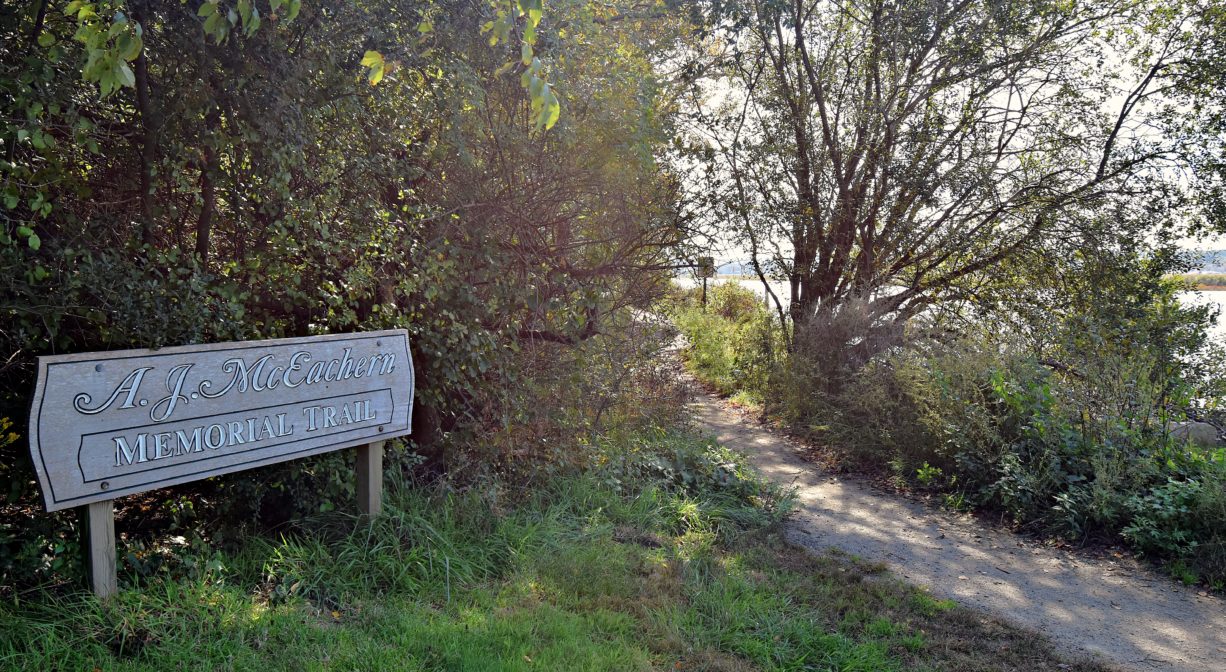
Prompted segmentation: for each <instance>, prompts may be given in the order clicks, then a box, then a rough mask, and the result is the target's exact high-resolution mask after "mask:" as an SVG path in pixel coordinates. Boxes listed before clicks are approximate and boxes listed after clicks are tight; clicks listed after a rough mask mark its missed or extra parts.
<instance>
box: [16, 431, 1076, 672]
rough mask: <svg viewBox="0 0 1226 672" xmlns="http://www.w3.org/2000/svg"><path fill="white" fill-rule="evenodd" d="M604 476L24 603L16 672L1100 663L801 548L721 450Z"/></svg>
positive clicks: (620, 455) (669, 454) (665, 448)
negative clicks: (116, 589)
mask: <svg viewBox="0 0 1226 672" xmlns="http://www.w3.org/2000/svg"><path fill="white" fill-rule="evenodd" d="M595 462H596V463H597V466H595V467H594V468H593V469H592V470H590V471H589V472H587V473H585V474H578V475H569V476H560V477H557V478H555V479H553V480H552V481H551V483H552V484H551V485H550V486H549V487H548V489H547V490H545V491H540V492H534V493H530V494H523V493H521V494H520V495H519V496H518V497H517V496H515V493H514V492H513V491H511V490H509V489H508V488H506V487H505V484H498V483H487V484H485V485H484V486H482V487H479V488H470V489H468V490H466V491H464V492H462V493H457V492H454V491H451V490H449V489H448V488H447V487H446V486H445V485H434V486H428V487H409V486H401V487H396V488H393V489H392V492H390V493H389V495H390V496H389V500H390V505H389V506H388V508H387V510H386V512H385V514H384V515H383V516H381V517H379V518H378V519H376V520H374V521H363V520H359V519H355V518H351V517H345V516H341V515H336V514H331V515H327V516H322V517H319V518H317V519H314V520H311V521H305V522H304V523H303V524H302V525H301V526H300V527H298V528H296V529H294V530H292V531H290V532H288V533H287V534H286V535H285V536H283V537H282V538H279V539H267V538H254V539H250V540H249V541H248V542H247V543H246V544H245V545H244V546H243V547H242V548H241V549H240V550H239V551H238V552H236V553H233V554H231V555H227V556H223V555H220V554H216V555H213V556H212V557H207V558H205V557H198V555H197V556H185V557H177V558H170V559H169V560H168V561H167V562H164V563H161V564H159V565H158V566H159V567H161V568H162V569H161V570H160V571H158V572H157V573H155V574H153V575H151V576H139V575H136V574H135V573H134V570H133V569H132V568H133V567H135V566H136V565H127V566H126V568H125V572H124V574H123V576H122V579H123V580H124V581H125V582H126V585H127V586H128V588H127V589H125V590H123V591H122V592H121V593H120V594H119V595H118V596H117V597H116V598H115V599H113V600H111V601H110V602H108V603H105V604H100V603H98V602H97V601H96V600H94V599H92V598H90V597H89V596H88V595H85V594H82V593H79V592H76V593H69V594H52V593H48V592H44V593H38V594H34V595H29V596H26V597H23V598H20V599H17V600H15V601H10V602H6V603H5V604H3V605H2V606H0V619H2V620H3V622H4V624H5V627H4V628H3V629H2V630H0V668H3V669H6V670H10V669H11V670H47V669H85V670H92V669H100V670H168V669H193V670H195V669H240V670H241V669H259V670H262V671H267V672H272V671H274V670H283V669H284V670H332V669H337V670H350V669H389V670H664V669H668V670H847V671H852V670H874V671H878V670H885V671H888V670H994V669H996V670H1039V669H1053V670H1054V669H1073V670H1095V669H1098V668H1096V667H1094V666H1092V665H1087V664H1082V663H1073V664H1072V665H1071V666H1069V667H1060V668H1058V667H1057V666H1058V665H1061V664H1062V661H1060V660H1059V659H1058V658H1057V657H1056V656H1055V655H1054V654H1053V653H1052V651H1051V649H1050V647H1049V645H1048V644H1047V643H1046V642H1045V641H1044V640H1042V639H1040V638H1039V637H1037V636H1035V635H1032V634H1027V633H1024V632H1021V631H1017V630H1013V629H1010V628H1007V627H1005V626H1002V625H1000V624H999V623H996V622H994V621H991V620H988V619H986V618H984V617H982V616H980V615H977V614H974V613H971V612H967V611H964V610H962V609H959V608H958V607H956V606H954V605H953V604H952V603H950V602H946V601H941V600H936V599H934V598H933V597H931V596H930V595H929V594H928V593H926V592H924V591H922V590H919V589H916V588H913V587H910V586H907V585H905V584H903V583H901V582H899V581H897V580H895V579H893V578H891V577H890V576H888V575H886V573H885V572H884V571H883V570H882V569H881V567H879V566H873V565H869V564H866V563H864V562H861V561H858V560H856V559H854V558H848V557H842V556H834V555H831V556H825V557H814V556H811V555H809V554H807V553H806V552H804V551H803V550H801V549H798V548H796V547H793V546H790V545H788V544H787V543H785V542H784V541H782V540H781V538H780V537H779V535H778V525H777V523H778V522H779V520H780V518H781V516H782V515H783V513H784V511H785V510H786V504H787V498H786V496H784V494H783V493H780V492H779V491H778V490H776V489H774V488H773V487H770V486H768V485H766V484H763V483H761V482H758V481H757V480H755V479H754V477H753V476H752V475H751V474H750V473H748V472H747V471H745V469H744V467H743V466H741V465H740V464H738V463H736V461H735V459H734V458H733V457H732V456H731V455H730V454H729V453H727V452H726V451H723V450H722V449H717V448H713V447H710V446H709V445H708V444H707V443H706V442H705V441H702V440H700V439H695V438H694V437H689V436H685V435H678V434H659V435H653V436H649V437H644V436H631V437H626V438H623V439H622V440H620V441H619V442H618V445H606V446H604V447H603V448H601V449H600V450H598V451H597V454H596V459H595ZM196 548H199V546H197V547H196Z"/></svg>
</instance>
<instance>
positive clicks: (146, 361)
mask: <svg viewBox="0 0 1226 672" xmlns="http://www.w3.org/2000/svg"><path fill="white" fill-rule="evenodd" d="M413 391H414V374H413V360H412V357H411V355H410V354H409V338H408V332H406V331H404V330H403V329H400V330H392V331H377V332H368V333H363V334H333V335H328V336H317V337H308V338H287V339H278V340H268V341H243V342H236V343H216V344H210V345H200V346H185V347H176V348H164V349H161V350H125V351H121V352H102V353H82V354H75V355H60V356H53V357H40V358H39V360H38V384H37V386H36V387H35V391H34V403H33V406H32V407H31V409H30V456H31V458H32V459H33V461H34V469H35V471H36V472H37V474H38V480H39V483H40V484H41V485H42V490H43V499H44V501H45V502H46V506H47V510H48V511H58V510H61V509H66V508H70V507H74V506H82V507H84V508H85V518H86V521H85V526H84V527H85V536H86V542H87V543H86V548H87V558H88V563H89V570H90V583H91V585H92V587H93V590H94V592H95V593H96V594H97V595H98V596H99V597H107V596H110V595H112V594H114V592H115V590H116V586H117V584H116V573H115V522H114V521H115V518H114V516H115V512H114V506H113V500H114V499H115V498H116V497H121V496H123V495H130V494H134V493H138V492H144V491H146V490H153V489H156V488H163V487H166V486H170V485H176V484H179V483H187V482H190V481H196V480H200V479H202V478H208V477H210V476H217V475H220V474H228V473H231V472H235V471H243V470H246V469H254V468H256V467H261V466H264V465H269V464H275V463H278V462H284V461H286V460H292V459H297V458H300V457H307V456H310V455H318V454H320V453H326V452H330V451H334V450H340V449H342V448H350V447H355V446H356V447H357V448H358V450H357V467H356V470H357V491H358V509H359V511H361V513H362V514H363V515H367V516H377V515H379V512H380V510H381V508H382V500H383V446H384V442H385V441H386V440H387V439H390V438H393V437H397V436H404V435H406V434H408V433H409V427H410V425H411V424H412V409H413Z"/></svg>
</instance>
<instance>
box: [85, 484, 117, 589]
mask: <svg viewBox="0 0 1226 672" xmlns="http://www.w3.org/2000/svg"><path fill="white" fill-rule="evenodd" d="M85 549H86V556H85V557H86V562H87V563H88V567H87V569H88V570H89V585H90V588H92V589H93V591H94V594H95V595H97V596H98V597H99V598H100V599H105V598H108V597H110V596H112V595H114V594H115V591H116V590H118V587H119V582H118V580H117V579H116V577H115V501H114V500H111V499H107V500H104V501H101V502H94V503H92V504H86V505H85Z"/></svg>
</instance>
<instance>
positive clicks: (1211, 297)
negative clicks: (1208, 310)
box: [1179, 291, 1226, 343]
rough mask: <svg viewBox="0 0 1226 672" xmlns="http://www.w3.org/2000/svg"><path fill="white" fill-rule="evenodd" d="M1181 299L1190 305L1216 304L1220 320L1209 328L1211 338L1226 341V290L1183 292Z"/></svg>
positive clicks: (1219, 341) (1220, 341)
mask: <svg viewBox="0 0 1226 672" xmlns="http://www.w3.org/2000/svg"><path fill="white" fill-rule="evenodd" d="M1179 300H1180V302H1182V303H1184V304H1185V305H1190V306H1206V305H1207V306H1215V307H1216V308H1217V309H1218V322H1217V324H1215V325H1213V327H1211V328H1210V329H1209V340H1212V341H1215V342H1218V343H1226V292H1201V291H1192V292H1181V293H1180V294H1179Z"/></svg>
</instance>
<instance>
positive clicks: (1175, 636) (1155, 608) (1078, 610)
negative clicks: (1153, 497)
mask: <svg viewBox="0 0 1226 672" xmlns="http://www.w3.org/2000/svg"><path fill="white" fill-rule="evenodd" d="M694 410H695V413H696V415H697V417H698V419H699V421H700V422H701V423H702V424H703V425H704V426H705V427H706V428H707V429H709V430H710V431H711V432H712V433H714V434H715V436H716V437H717V438H718V439H719V441H720V443H722V444H724V445H726V446H728V447H730V448H732V449H734V450H738V451H740V452H742V453H744V454H746V455H747V456H748V457H749V458H750V460H751V461H752V462H753V464H754V465H755V466H756V467H757V468H758V469H759V470H760V471H761V472H762V473H763V474H764V475H765V476H767V477H769V478H771V479H773V480H775V481H776V482H778V483H782V484H784V485H791V486H795V487H796V490H797V496H798V502H797V503H798V510H797V513H796V515H794V516H793V517H792V519H791V520H790V521H789V523H788V524H787V536H788V538H789V539H790V540H791V541H793V542H794V543H797V544H799V545H802V546H805V547H807V548H810V549H813V550H818V551H820V550H825V549H827V548H829V547H832V546H833V547H836V548H839V549H842V550H844V551H846V552H848V553H852V554H855V555H858V556H860V557H862V558H864V559H866V560H876V561H882V562H885V563H887V564H888V565H890V568H891V569H892V570H894V572H895V573H897V574H899V575H901V576H903V577H906V578H907V579H908V580H910V581H912V582H914V583H920V584H924V585H927V586H929V587H930V588H931V589H932V591H933V593H934V594H935V595H937V596H939V597H942V598H952V599H954V600H956V601H958V602H959V603H961V604H963V605H965V606H968V607H972V608H977V609H982V610H985V611H988V612H991V613H992V614H994V615H996V616H999V617H1002V618H1004V619H1005V620H1008V621H1011V622H1013V623H1015V624H1017V625H1019V626H1023V627H1027V628H1031V629H1034V630H1038V631H1041V632H1043V633H1044V634H1046V635H1047V636H1049V637H1050V638H1051V639H1053V640H1054V641H1055V642H1056V643H1057V644H1059V645H1061V646H1062V647H1064V648H1065V649H1066V650H1067V651H1069V652H1073V653H1078V652H1086V651H1088V652H1090V653H1094V654H1098V655H1100V656H1102V657H1103V658H1105V659H1106V661H1107V662H1109V663H1113V664H1115V665H1117V666H1119V667H1122V668H1124V669H1129V670H1143V671H1145V672H1149V671H1150V670H1189V671H1192V672H1201V671H1203V672H1223V671H1226V600H1222V599H1221V598H1219V597H1216V596H1213V595H1199V594H1198V591H1197V590H1196V589H1189V588H1185V587H1183V586H1180V585H1177V584H1175V583H1174V582H1172V581H1171V580H1169V579H1167V578H1164V577H1162V576H1159V575H1156V574H1153V573H1151V572H1149V571H1147V570H1143V569H1137V568H1126V567H1123V566H1120V565H1118V564H1116V563H1114V562H1111V561H1107V560H1098V559H1093V558H1087V557H1078V556H1077V555H1073V554H1069V553H1065V552H1063V551H1060V550H1057V549H1051V548H1046V547H1042V546H1037V545H1035V544H1034V543H1032V542H1030V541H1028V540H1026V539H1024V538H1022V537H1019V536H1017V535H1014V534H1011V533H1009V532H1007V531H1004V530H997V529H992V528H990V527H987V526H984V525H983V524H981V523H979V522H977V521H975V520H974V519H971V518H968V517H964V516H957V515H954V514H946V513H944V512H941V511H933V510H930V509H928V508H925V507H924V506H922V505H920V504H918V503H915V502H910V501H907V500H906V499H904V498H901V497H898V496H896V495H890V494H886V493H883V492H879V491H877V490H875V489H873V488H871V487H868V486H867V485H863V484H860V483H856V482H854V481H850V480H844V479H842V478H839V477H835V476H832V475H830V474H828V473H823V472H822V471H821V469H820V468H819V467H817V466H815V465H813V464H811V463H809V462H806V461H805V460H803V459H802V458H801V457H800V456H799V455H798V454H797V452H796V446H794V445H793V444H792V443H791V442H790V441H789V440H788V439H786V438H785V437H783V436H782V435H779V434H776V433H772V432H771V431H769V430H767V429H765V428H763V427H760V426H758V425H756V424H754V423H752V422H750V421H748V420H745V419H743V418H741V417H740V415H739V414H738V413H736V412H735V411H733V410H731V409H729V408H727V407H725V406H724V405H723V404H722V402H720V401H718V400H716V399H715V398H713V397H710V396H707V395H699V397H698V400H697V402H696V403H695V404H694Z"/></svg>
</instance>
